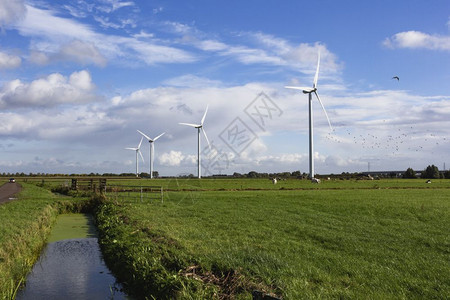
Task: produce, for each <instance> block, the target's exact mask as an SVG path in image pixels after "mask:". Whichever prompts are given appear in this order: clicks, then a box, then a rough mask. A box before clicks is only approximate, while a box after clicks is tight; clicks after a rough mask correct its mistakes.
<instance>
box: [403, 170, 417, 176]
mask: <svg viewBox="0 0 450 300" xmlns="http://www.w3.org/2000/svg"><path fill="white" fill-rule="evenodd" d="M403 178H416V172H415V171H414V170H413V169H412V168H408V169H406V172H405V173H404V174H403Z"/></svg>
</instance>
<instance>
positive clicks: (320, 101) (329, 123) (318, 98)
mask: <svg viewBox="0 0 450 300" xmlns="http://www.w3.org/2000/svg"><path fill="white" fill-rule="evenodd" d="M314 94H316V97H317V100H319V103H320V105H321V106H322V109H323V112H324V113H325V116H326V117H327V121H328V125H330V129H331V131H333V127H331V122H330V118H328V114H327V111H326V110H325V107H324V106H323V103H322V100H320V97H319V94H317V92H316V91H314Z"/></svg>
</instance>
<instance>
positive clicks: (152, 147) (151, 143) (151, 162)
mask: <svg viewBox="0 0 450 300" xmlns="http://www.w3.org/2000/svg"><path fill="white" fill-rule="evenodd" d="M138 132H139V133H140V134H142V135H143V136H144V137H145V138H146V139H147V140H148V142H149V143H150V178H153V160H154V152H155V148H154V145H153V143H154V142H155V141H156V140H157V139H159V138H160V137H162V136H163V135H164V133H165V132H163V133H161V134H160V135H158V136H157V137H155V138H154V139H152V138H150V137H149V136H148V135H146V134H145V133H143V132H142V131H139V130H138Z"/></svg>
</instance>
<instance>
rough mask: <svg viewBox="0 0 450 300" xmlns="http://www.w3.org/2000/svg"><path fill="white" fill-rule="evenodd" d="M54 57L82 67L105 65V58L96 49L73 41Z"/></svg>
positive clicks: (84, 43) (89, 44) (92, 45)
mask: <svg viewBox="0 0 450 300" xmlns="http://www.w3.org/2000/svg"><path fill="white" fill-rule="evenodd" d="M56 56H57V57H58V56H59V57H61V59H63V60H73V61H76V62H78V63H80V64H82V65H86V64H89V63H93V64H95V65H98V66H105V65H106V58H105V57H104V56H103V55H101V54H100V52H99V51H98V48H97V47H96V46H95V45H94V44H92V43H88V42H83V41H80V40H73V41H71V42H70V43H69V44H66V45H64V46H62V47H61V50H60V52H59V53H58V54H56Z"/></svg>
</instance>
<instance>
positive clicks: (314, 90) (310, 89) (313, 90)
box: [285, 51, 333, 180]
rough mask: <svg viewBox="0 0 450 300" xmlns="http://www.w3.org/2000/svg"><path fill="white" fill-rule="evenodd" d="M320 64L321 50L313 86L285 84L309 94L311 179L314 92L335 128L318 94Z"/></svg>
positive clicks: (312, 173)
mask: <svg viewBox="0 0 450 300" xmlns="http://www.w3.org/2000/svg"><path fill="white" fill-rule="evenodd" d="M319 65H320V51H319V53H318V58H317V69H316V75H315V76H314V82H313V86H312V87H300V86H285V88H287V89H294V90H300V91H302V92H303V94H308V96H309V97H308V98H309V177H310V178H311V180H313V179H314V145H313V111H312V99H313V98H312V94H313V93H314V94H315V95H316V97H317V100H319V103H320V105H321V106H322V109H323V112H324V113H325V116H326V117H327V120H328V125H330V129H331V130H333V128H332V127H331V123H330V119H329V118H328V114H327V111H326V110H325V107H324V106H323V103H322V101H321V100H320V97H319V94H317V80H318V79H319Z"/></svg>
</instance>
